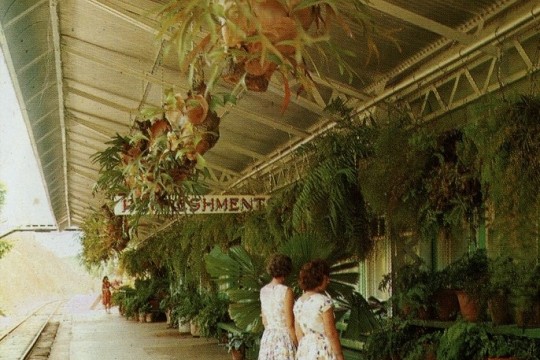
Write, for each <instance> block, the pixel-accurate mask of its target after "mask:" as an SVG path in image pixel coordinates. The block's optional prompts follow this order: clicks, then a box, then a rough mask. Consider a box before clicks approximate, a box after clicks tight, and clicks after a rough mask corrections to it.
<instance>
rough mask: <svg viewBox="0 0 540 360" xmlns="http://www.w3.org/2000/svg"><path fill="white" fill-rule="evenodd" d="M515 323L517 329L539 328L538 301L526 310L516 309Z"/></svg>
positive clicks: (539, 310) (539, 307)
mask: <svg viewBox="0 0 540 360" xmlns="http://www.w3.org/2000/svg"><path fill="white" fill-rule="evenodd" d="M515 321H516V325H517V326H518V327H522V328H524V327H540V301H537V302H536V303H535V304H533V305H532V307H530V308H527V309H520V308H516V310H515Z"/></svg>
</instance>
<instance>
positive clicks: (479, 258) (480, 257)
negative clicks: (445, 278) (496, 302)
mask: <svg viewBox="0 0 540 360" xmlns="http://www.w3.org/2000/svg"><path fill="white" fill-rule="evenodd" d="M448 271H449V274H450V275H449V276H450V284H451V286H452V287H453V288H454V289H456V290H465V291H466V292H468V293H471V294H484V295H485V294H486V291H487V289H488V288H487V286H488V285H489V259H488V257H487V252H486V249H477V250H475V251H472V252H470V253H466V254H465V255H463V256H462V257H460V258H459V259H457V260H456V261H454V262H453V263H451V264H450V265H449V269H448Z"/></svg>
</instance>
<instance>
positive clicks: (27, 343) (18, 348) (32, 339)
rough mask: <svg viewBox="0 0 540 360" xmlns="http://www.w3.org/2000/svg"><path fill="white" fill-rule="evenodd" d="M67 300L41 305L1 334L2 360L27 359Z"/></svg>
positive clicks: (0, 351) (0, 350) (0, 357)
mask: <svg viewBox="0 0 540 360" xmlns="http://www.w3.org/2000/svg"><path fill="white" fill-rule="evenodd" d="M64 302H65V301H52V302H48V303H46V304H43V305H41V306H40V307H38V308H37V309H36V310H34V311H33V312H32V313H31V314H30V315H28V316H26V317H25V318H23V319H22V320H21V321H19V322H18V323H16V324H15V325H13V326H12V327H11V328H9V329H8V330H7V331H5V332H4V333H2V334H0V359H1V360H26V359H28V358H29V354H30V353H31V351H32V348H33V347H34V346H35V344H36V342H37V341H38V339H39V337H40V335H41V334H42V333H43V330H44V329H45V327H46V326H47V324H48V323H49V321H50V320H51V318H52V317H53V316H54V315H57V312H58V309H59V308H60V306H61V305H62V304H63V303H64Z"/></svg>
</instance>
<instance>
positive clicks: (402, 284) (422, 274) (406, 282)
mask: <svg viewBox="0 0 540 360" xmlns="http://www.w3.org/2000/svg"><path fill="white" fill-rule="evenodd" d="M433 281H434V276H433V274H432V272H431V271H430V270H429V269H428V268H427V266H426V264H425V263H424V262H423V261H422V260H421V259H417V260H416V261H415V262H413V263H410V264H405V265H403V266H401V267H400V268H399V269H397V271H396V272H395V273H389V274H386V275H385V276H383V279H382V281H381V282H380V283H379V290H384V291H388V290H390V291H391V294H392V296H391V298H390V300H391V302H392V303H393V304H395V305H396V306H397V307H398V309H401V310H405V308H408V309H409V310H410V311H411V314H410V315H411V316H417V315H418V311H419V310H421V309H422V310H427V309H428V306H429V305H430V302H431V296H432V295H433V294H434V292H435V290H436V289H435V286H434V283H433Z"/></svg>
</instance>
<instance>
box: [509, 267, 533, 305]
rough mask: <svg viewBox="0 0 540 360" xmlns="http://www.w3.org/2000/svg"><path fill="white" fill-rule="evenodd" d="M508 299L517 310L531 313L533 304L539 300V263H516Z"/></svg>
mask: <svg viewBox="0 0 540 360" xmlns="http://www.w3.org/2000/svg"><path fill="white" fill-rule="evenodd" d="M516 266H517V274H518V276H516V277H515V278H514V281H513V284H512V288H511V291H510V293H511V297H510V300H511V302H512V303H513V304H514V306H515V307H516V309H518V310H525V311H527V312H529V313H532V309H533V305H534V304H535V303H537V302H538V301H540V265H539V264H537V263H536V262H521V263H518V264H517V265H516Z"/></svg>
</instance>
